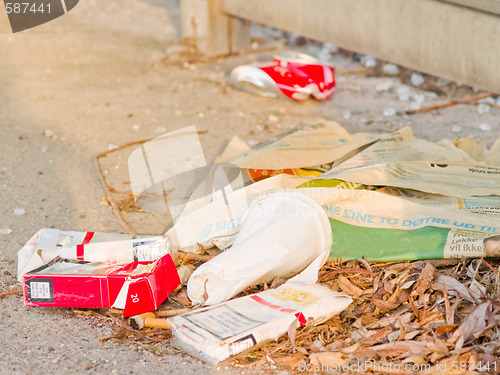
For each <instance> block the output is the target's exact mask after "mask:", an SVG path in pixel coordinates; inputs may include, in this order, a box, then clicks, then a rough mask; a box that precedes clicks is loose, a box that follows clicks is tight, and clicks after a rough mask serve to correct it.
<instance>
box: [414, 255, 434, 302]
mask: <svg viewBox="0 0 500 375" xmlns="http://www.w3.org/2000/svg"><path fill="white" fill-rule="evenodd" d="M435 271H436V269H435V268H434V266H433V265H432V264H430V263H429V262H427V264H426V265H425V267H424V269H423V270H422V272H421V273H420V275H419V276H418V279H417V282H416V284H415V286H414V287H413V291H412V293H411V294H412V295H417V296H419V295H422V294H424V293H425V291H426V290H427V289H428V288H429V284H430V282H431V280H432V278H433V277H434V272H435Z"/></svg>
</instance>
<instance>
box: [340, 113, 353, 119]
mask: <svg viewBox="0 0 500 375" xmlns="http://www.w3.org/2000/svg"><path fill="white" fill-rule="evenodd" d="M342 117H343V118H344V119H345V120H347V119H349V118H351V112H349V111H344V113H342Z"/></svg>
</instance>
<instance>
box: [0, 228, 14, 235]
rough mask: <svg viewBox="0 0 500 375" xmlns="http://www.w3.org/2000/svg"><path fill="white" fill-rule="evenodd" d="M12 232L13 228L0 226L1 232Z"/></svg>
mask: <svg viewBox="0 0 500 375" xmlns="http://www.w3.org/2000/svg"><path fill="white" fill-rule="evenodd" d="M9 233H12V229H10V228H0V234H9Z"/></svg>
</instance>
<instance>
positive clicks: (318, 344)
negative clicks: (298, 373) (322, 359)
mask: <svg viewBox="0 0 500 375" xmlns="http://www.w3.org/2000/svg"><path fill="white" fill-rule="evenodd" d="M313 346H314V347H315V348H316V349H321V348H322V347H323V344H322V343H321V341H319V340H314V342H313Z"/></svg>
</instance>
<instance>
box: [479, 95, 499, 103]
mask: <svg viewBox="0 0 500 375" xmlns="http://www.w3.org/2000/svg"><path fill="white" fill-rule="evenodd" d="M479 103H490V104H496V100H495V99H494V98H492V97H491V96H490V97H488V98H482V99H479Z"/></svg>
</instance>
